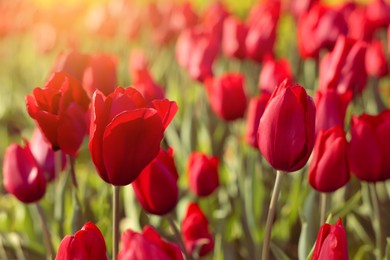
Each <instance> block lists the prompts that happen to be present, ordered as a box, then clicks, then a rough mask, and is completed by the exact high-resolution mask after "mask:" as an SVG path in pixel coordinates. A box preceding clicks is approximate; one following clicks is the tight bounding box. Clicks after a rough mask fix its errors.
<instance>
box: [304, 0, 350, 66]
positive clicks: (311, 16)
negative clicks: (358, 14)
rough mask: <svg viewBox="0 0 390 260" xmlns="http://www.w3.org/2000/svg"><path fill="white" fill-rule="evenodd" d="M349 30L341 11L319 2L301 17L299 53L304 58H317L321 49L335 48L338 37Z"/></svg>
mask: <svg viewBox="0 0 390 260" xmlns="http://www.w3.org/2000/svg"><path fill="white" fill-rule="evenodd" d="M347 32H348V27H347V23H346V21H345V20H344V17H343V15H342V13H341V12H340V11H338V10H337V9H336V8H334V7H328V6H325V5H323V4H319V3H317V4H315V5H314V6H313V7H312V8H310V10H309V11H307V12H306V13H304V14H302V15H301V17H300V18H299V21H298V49H299V53H300V55H301V56H302V57H303V58H317V57H318V55H319V52H320V50H321V49H327V50H331V49H333V47H334V45H335V43H336V40H337V38H338V37H339V36H340V35H346V34H347Z"/></svg>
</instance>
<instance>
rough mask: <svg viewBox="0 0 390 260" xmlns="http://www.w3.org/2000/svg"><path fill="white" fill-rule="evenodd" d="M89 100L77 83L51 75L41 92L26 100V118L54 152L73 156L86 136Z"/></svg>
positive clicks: (58, 73) (71, 79)
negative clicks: (31, 121)
mask: <svg viewBox="0 0 390 260" xmlns="http://www.w3.org/2000/svg"><path fill="white" fill-rule="evenodd" d="M89 104H90V99H89V98H88V96H87V94H86V93H85V91H84V89H83V88H82V87H81V85H80V84H79V82H78V81H77V80H76V79H74V78H73V77H72V76H70V75H69V74H67V73H65V72H57V73H54V74H53V76H52V77H51V78H50V80H49V81H48V82H47V83H46V85H45V86H44V87H43V88H35V89H34V90H33V94H32V95H27V96H26V105H27V111H28V113H29V115H30V116H31V117H32V118H33V119H34V120H35V121H36V123H37V125H38V126H39V128H40V129H41V131H42V133H43V134H44V136H45V138H46V141H48V142H49V143H50V144H51V146H52V149H53V150H55V151H56V150H59V149H61V150H62V151H64V152H65V153H67V154H69V155H71V156H76V154H77V152H78V149H79V148H80V146H81V143H82V141H83V138H84V136H85V134H86V132H87V123H86V114H87V111H88V109H89Z"/></svg>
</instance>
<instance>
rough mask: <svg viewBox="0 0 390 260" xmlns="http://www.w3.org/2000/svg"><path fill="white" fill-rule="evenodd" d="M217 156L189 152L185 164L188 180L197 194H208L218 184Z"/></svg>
mask: <svg viewBox="0 0 390 260" xmlns="http://www.w3.org/2000/svg"><path fill="white" fill-rule="evenodd" d="M218 164H219V160H218V158H217V157H215V156H212V157H209V156H207V155H205V154H202V153H199V152H193V153H191V155H190V157H189V159H188V164H187V175H188V182H189V186H190V189H191V191H192V192H193V193H194V194H196V195H197V196H208V195H210V194H211V193H213V192H214V191H215V190H216V189H217V188H218V186H219V177H218Z"/></svg>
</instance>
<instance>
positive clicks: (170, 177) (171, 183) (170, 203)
mask: <svg viewBox="0 0 390 260" xmlns="http://www.w3.org/2000/svg"><path fill="white" fill-rule="evenodd" d="M178 178H179V175H178V173H177V170H176V166H175V162H174V160H173V150H172V149H171V148H170V149H169V150H168V152H165V151H164V150H163V149H162V148H160V152H159V154H158V155H157V157H156V158H154V160H153V161H152V162H151V163H149V164H148V166H146V167H145V169H143V171H142V172H141V173H140V175H139V176H138V178H137V179H135V181H134V182H133V183H132V186H133V189H134V192H135V196H136V198H137V200H138V201H139V203H140V204H141V206H142V208H144V209H145V210H146V211H147V212H149V213H152V214H156V215H164V214H166V213H168V212H170V211H171V210H172V209H174V208H175V207H176V204H177V201H178V199H179V188H178V186H177V179H178Z"/></svg>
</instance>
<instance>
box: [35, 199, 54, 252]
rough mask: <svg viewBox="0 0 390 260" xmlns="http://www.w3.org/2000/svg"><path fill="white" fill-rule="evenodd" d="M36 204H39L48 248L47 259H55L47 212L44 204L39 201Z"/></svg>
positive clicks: (38, 207) (39, 212)
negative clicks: (43, 206)
mask: <svg viewBox="0 0 390 260" xmlns="http://www.w3.org/2000/svg"><path fill="white" fill-rule="evenodd" d="M35 205H36V206H37V211H38V215H39V218H40V219H41V224H42V231H43V237H44V239H45V246H46V250H47V259H53V258H54V256H55V252H54V249H53V244H52V242H51V235H50V232H49V228H48V226H47V220H46V217H45V212H44V211H43V209H42V206H41V205H40V204H39V202H37V203H35Z"/></svg>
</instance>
